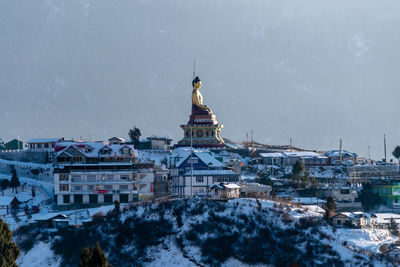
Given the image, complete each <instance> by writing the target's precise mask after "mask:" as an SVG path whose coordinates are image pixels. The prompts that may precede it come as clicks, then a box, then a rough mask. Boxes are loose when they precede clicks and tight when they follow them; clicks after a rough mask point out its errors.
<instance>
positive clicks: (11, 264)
mask: <svg viewBox="0 0 400 267" xmlns="http://www.w3.org/2000/svg"><path fill="white" fill-rule="evenodd" d="M19 254H20V250H19V248H18V246H17V244H16V243H14V242H13V241H12V233H11V231H10V229H9V228H8V225H7V224H6V223H5V222H4V221H3V220H2V219H0V267H17V264H16V263H15V261H16V260H17V258H18V256H19Z"/></svg>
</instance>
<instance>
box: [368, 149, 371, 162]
mask: <svg viewBox="0 0 400 267" xmlns="http://www.w3.org/2000/svg"><path fill="white" fill-rule="evenodd" d="M369 149H370V146H369V145H368V163H369V162H370V161H371V156H370V154H369Z"/></svg>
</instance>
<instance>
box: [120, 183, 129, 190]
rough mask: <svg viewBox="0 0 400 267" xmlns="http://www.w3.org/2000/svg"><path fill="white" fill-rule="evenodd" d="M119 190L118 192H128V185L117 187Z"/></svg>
mask: <svg viewBox="0 0 400 267" xmlns="http://www.w3.org/2000/svg"><path fill="white" fill-rule="evenodd" d="M119 189H120V190H128V185H127V184H124V185H120V186H119Z"/></svg>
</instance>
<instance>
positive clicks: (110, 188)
mask: <svg viewBox="0 0 400 267" xmlns="http://www.w3.org/2000/svg"><path fill="white" fill-rule="evenodd" d="M105 189H107V190H112V189H113V186H112V184H107V185H105Z"/></svg>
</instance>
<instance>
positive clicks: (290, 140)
mask: <svg viewBox="0 0 400 267" xmlns="http://www.w3.org/2000/svg"><path fill="white" fill-rule="evenodd" d="M289 143H290V152H292V151H293V147H292V137H290V139H289Z"/></svg>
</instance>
